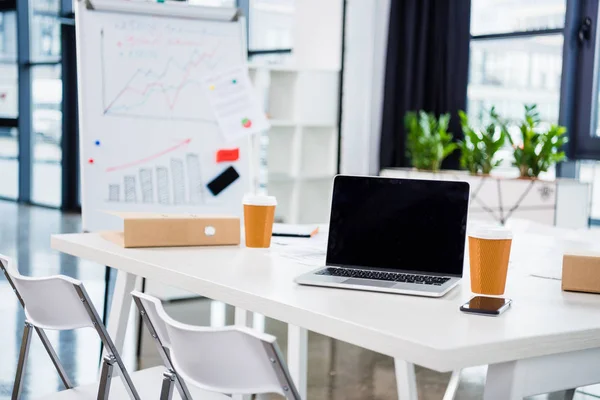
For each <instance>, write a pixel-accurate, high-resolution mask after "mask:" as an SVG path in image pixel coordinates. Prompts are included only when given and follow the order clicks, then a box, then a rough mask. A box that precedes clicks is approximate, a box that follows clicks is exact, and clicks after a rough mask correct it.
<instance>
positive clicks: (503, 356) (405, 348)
mask: <svg viewBox="0 0 600 400" xmlns="http://www.w3.org/2000/svg"><path fill="white" fill-rule="evenodd" d="M527 240H528V239H527V237H525V236H523V237H516V238H515V244H517V243H518V244H519V246H523V247H527V245H528V242H527ZM532 243H533V242H532ZM52 247H53V248H54V249H56V250H58V251H61V252H64V253H67V254H71V255H74V256H77V257H80V258H83V259H87V260H91V261H94V262H97V263H100V264H103V265H110V266H112V267H114V268H117V269H119V270H123V271H126V272H129V273H132V274H135V275H139V276H143V277H146V278H149V279H156V280H158V281H160V282H162V283H164V284H167V285H172V286H175V287H179V288H182V289H185V290H188V291H190V292H194V293H198V294H201V295H203V296H206V297H210V298H213V299H216V300H220V301H223V302H226V303H229V304H232V305H234V306H239V307H242V308H244V309H247V310H250V311H254V312H258V313H261V314H264V315H266V316H268V317H271V318H275V319H278V320H281V321H284V322H287V323H290V324H293V325H298V326H301V327H304V328H306V329H309V330H311V331H315V332H318V333H321V334H324V335H327V336H331V337H333V338H336V339H339V340H343V341H346V342H349V343H352V344H355V345H358V346H361V347H364V348H367V349H370V350H373V351H377V352H380V353H384V354H387V355H390V356H392V357H397V358H401V359H404V360H406V361H409V362H412V363H415V364H418V365H422V366H425V367H427V368H431V369H434V370H437V371H441V372H446V371H451V370H455V369H458V368H463V367H468V366H475V365H483V364H492V363H498V362H504V361H512V360H518V359H523V358H529V357H536V356H543V355H549V354H555V353H563V352H568V351H575V350H583V349H587V348H594V347H600V295H592V294H580V293H566V292H562V291H561V288H560V281H557V280H551V279H543V278H536V277H532V276H529V275H528V274H526V273H524V272H522V271H519V270H518V269H516V268H511V271H510V272H509V277H508V283H507V293H506V295H507V296H508V297H510V298H512V299H513V307H512V309H511V310H509V311H507V312H506V313H505V314H503V315H502V316H500V317H497V318H493V317H482V316H476V315H467V314H464V313H461V312H460V311H459V306H460V305H461V304H462V303H464V302H465V301H467V300H468V299H469V298H470V297H471V293H470V290H469V283H468V279H465V280H464V281H463V282H462V283H461V284H460V286H459V287H458V288H456V289H454V290H452V291H451V292H450V293H449V294H448V295H446V296H445V297H444V298H441V299H434V298H423V297H413V296H405V295H394V294H383V293H372V292H360V291H350V290H341V289H327V288H318V287H308V286H299V285H296V284H295V283H294V282H293V279H294V277H296V276H297V275H299V274H301V273H304V272H307V271H308V270H310V269H312V268H314V267H311V266H307V265H302V264H300V263H297V262H295V261H292V260H290V259H285V258H282V257H280V256H277V255H276V254H275V253H274V252H273V251H272V250H269V249H266V250H263V249H246V248H238V247H210V248H209V247H205V248H198V247H195V248H192V247H188V248H154V249H123V248H121V247H119V246H117V245H115V244H113V243H110V242H108V241H106V240H104V239H103V238H101V237H100V236H99V235H98V234H69V235H54V236H53V237H52ZM532 251H535V249H534V246H533V245H532Z"/></svg>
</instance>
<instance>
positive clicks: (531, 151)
mask: <svg viewBox="0 0 600 400" xmlns="http://www.w3.org/2000/svg"><path fill="white" fill-rule="evenodd" d="M519 130H520V133H521V141H520V142H519V143H517V142H515V140H514V139H513V138H512V137H511V136H510V135H509V136H508V137H509V140H510V143H511V144H512V146H513V148H514V157H515V159H514V162H513V165H515V166H516V167H518V168H519V173H520V176H521V178H537V177H538V176H539V174H540V173H542V172H546V171H548V168H550V167H551V166H552V165H554V164H555V163H557V162H560V161H562V160H564V159H565V152H564V151H562V147H563V146H564V145H565V144H566V143H567V140H568V139H567V137H566V136H565V133H566V132H567V129H566V128H565V127H564V126H560V125H556V124H552V125H550V127H549V128H548V129H542V127H541V120H540V115H539V112H538V110H537V105H536V104H532V105H525V118H524V119H523V121H522V122H521V124H520V125H519Z"/></svg>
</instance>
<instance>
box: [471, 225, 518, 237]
mask: <svg viewBox="0 0 600 400" xmlns="http://www.w3.org/2000/svg"><path fill="white" fill-rule="evenodd" d="M469 236H471V237H474V238H478V239H488V240H506V239H512V237H513V235H512V232H511V231H510V230H508V229H506V228H498V227H479V228H475V229H473V230H472V231H471V232H469Z"/></svg>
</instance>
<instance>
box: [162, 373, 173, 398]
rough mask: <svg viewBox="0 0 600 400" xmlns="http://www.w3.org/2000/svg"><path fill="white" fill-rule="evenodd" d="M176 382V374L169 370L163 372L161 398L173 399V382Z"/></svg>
mask: <svg viewBox="0 0 600 400" xmlns="http://www.w3.org/2000/svg"><path fill="white" fill-rule="evenodd" d="M174 383H175V374H174V373H173V372H171V371H167V372H165V373H164V374H163V380H162V387H161V390H160V400H171V399H172V398H173V384H174Z"/></svg>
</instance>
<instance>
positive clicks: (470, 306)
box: [460, 296, 512, 316]
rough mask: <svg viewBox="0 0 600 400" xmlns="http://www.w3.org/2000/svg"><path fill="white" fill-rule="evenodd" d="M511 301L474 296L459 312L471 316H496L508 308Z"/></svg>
mask: <svg viewBox="0 0 600 400" xmlns="http://www.w3.org/2000/svg"><path fill="white" fill-rule="evenodd" d="M510 303H512V300H511V299H503V298H500V297H486V296H475V297H473V298H472V299H471V300H469V301H468V302H466V303H465V304H463V305H462V306H460V311H462V312H466V313H472V314H482V315H490V316H498V315H500V314H502V313H503V312H504V311H506V310H507V309H508V307H510Z"/></svg>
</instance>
